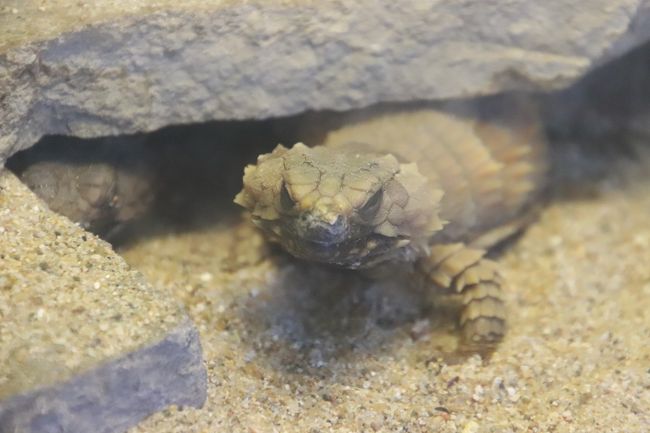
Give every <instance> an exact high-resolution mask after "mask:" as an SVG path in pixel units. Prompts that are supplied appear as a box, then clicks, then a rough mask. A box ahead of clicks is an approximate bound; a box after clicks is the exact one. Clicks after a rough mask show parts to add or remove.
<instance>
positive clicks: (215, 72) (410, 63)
mask: <svg viewBox="0 0 650 433" xmlns="http://www.w3.org/2000/svg"><path fill="white" fill-rule="evenodd" d="M23 3H25V4H26V5H33V3H34V4H35V3H36V1H35V0H30V1H26V2H23ZM66 3H68V2H67V1H64V2H61V4H62V6H56V5H55V6H50V8H51V10H48V11H47V13H48V14H50V15H53V16H56V13H57V8H64V7H70V5H67V4H66ZM108 3H109V2H107V4H108ZM136 3H138V2H136ZM162 4H163V5H162V6H160V7H158V8H155V9H153V11H151V10H149V9H141V10H138V11H137V13H135V14H127V13H124V14H123V15H120V14H119V13H117V14H115V13H112V14H110V15H107V17H106V18H105V19H104V20H101V19H96V17H95V19H94V20H93V21H92V22H90V21H88V22H85V21H84V20H80V22H79V23H78V25H73V26H70V28H67V29H65V30H61V31H60V32H59V33H58V34H52V32H50V33H42V34H41V33H38V34H37V35H35V36H34V37H33V38H30V37H29V34H28V35H27V36H25V37H22V38H16V37H14V38H13V39H11V38H10V41H11V44H6V46H5V47H4V49H2V48H0V89H1V90H2V95H3V96H2V98H0V113H2V114H1V115H0V162H2V161H3V160H5V159H6V158H7V157H8V156H9V155H11V154H13V153H15V152H16V151H18V150H20V149H24V148H26V147H28V146H30V145H32V144H33V143H34V142H35V141H36V140H38V139H39V138H40V137H41V136H43V135H45V134H65V135H75V136H81V137H91V136H99V135H110V134H124V133H130V132H136V131H150V130H153V129H156V128H159V127H161V126H163V125H167V124H172V123H185V122H198V121H205V120H209V119H243V118H255V119H259V118H266V117H272V116H282V115H289V114H293V113H297V112H300V111H304V110H307V109H324V108H329V109H337V110H345V109H351V108H358V107H362V106H366V105H369V104H372V103H375V102H378V101H406V100H413V99H440V98H452V97H467V96H476V95H485V94H491V93H495V92H499V91H505V90H514V89H527V90H549V89H555V88H559V87H562V86H565V85H567V84H569V83H571V82H572V81H574V80H575V79H577V78H578V77H580V76H581V75H582V74H584V73H585V71H587V70H589V69H590V68H591V67H592V66H593V65H596V64H600V63H602V62H604V61H605V60H607V59H611V58H613V57H616V56H618V55H620V54H621V53H622V52H623V51H625V50H627V49H630V48H631V47H633V46H635V45H637V44H639V43H641V42H643V41H644V40H646V39H647V38H648V32H649V31H648V28H649V27H648V26H647V25H646V24H647V21H648V20H649V14H648V10H649V8H650V7H649V2H648V0H615V1H612V0H589V1H585V0H552V1H547V2H532V1H529V0H516V1H511V2H508V3H507V4H504V5H501V6H499V7H498V8H497V7H495V6H494V4H492V3H490V2H484V1H482V0H463V1H457V2H431V1H424V0H411V1H407V2H400V3H399V5H398V4H396V3H395V2H392V1H381V2H376V1H371V0H363V1H357V0H354V1H353V0H336V1H330V2H320V3H313V2H304V3H303V2H290V3H287V2H277V3H275V2H265V3H264V4H262V3H259V4H258V3H257V2H225V3H221V2H218V3H217V4H215V5H212V6H205V5H203V6H202V7H201V8H200V9H198V6H197V9H196V10H192V8H191V7H188V6H185V7H184V8H180V7H175V6H173V5H172V4H167V3H166V2H162ZM32 9H34V10H36V8H32ZM32 9H29V8H27V7H26V6H25V11H23V10H22V9H17V10H16V11H13V12H16V15H17V16H18V17H19V18H22V19H23V20H30V19H33V20H36V22H37V23H38V22H39V21H38V20H39V19H41V18H40V15H38V14H36V13H34V16H30V13H33V12H30V11H32ZM4 13H5V14H10V13H12V12H8V11H5V12H4ZM22 13H24V14H26V15H25V16H23V17H21V14H22ZM101 13H102V11H101V8H100V10H99V11H96V14H98V15H99V16H100V17H101ZM43 19H44V18H43ZM2 22H10V21H8V19H7V18H6V17H5V19H3V18H2V17H0V23H2ZM33 27H35V28H37V27H38V26H37V25H35V26H33ZM10 36H11V35H10ZM39 38H43V40H39Z"/></svg>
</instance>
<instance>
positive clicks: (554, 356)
mask: <svg viewBox="0 0 650 433" xmlns="http://www.w3.org/2000/svg"><path fill="white" fill-rule="evenodd" d="M633 167H634V166H632V165H629V164H628V165H623V166H622V168H620V169H619V170H618V174H615V175H611V174H610V175H608V176H607V177H604V178H601V179H600V180H597V181H595V182H591V183H586V184H582V185H577V186H576V185H573V184H571V183H570V182H568V183H567V182H564V183H563V184H562V186H561V187H560V188H558V190H557V191H556V192H555V193H554V194H553V195H554V198H553V200H552V202H551V204H550V205H549V206H548V207H546V208H545V210H544V211H543V212H542V213H541V216H540V219H539V221H538V222H536V223H535V224H534V225H533V226H531V227H530V229H529V230H528V231H527V232H526V233H525V234H524V235H523V236H522V237H521V238H520V239H518V240H517V241H516V242H514V243H513V244H512V245H511V246H510V247H509V248H507V249H506V250H505V252H504V253H503V254H502V256H501V257H500V259H499V261H500V262H501V264H502V266H503V272H504V274H505V276H506V277H507V280H508V281H509V287H508V290H507V297H508V301H509V302H508V303H509V308H510V321H509V323H510V331H509V333H508V335H507V338H506V339H505V341H504V342H503V344H502V345H501V346H500V347H499V348H498V350H497V351H496V352H495V353H494V354H493V356H492V357H491V358H490V359H488V360H482V359H481V358H480V357H479V356H476V355H474V356H464V355H461V354H458V353H455V351H454V348H455V346H456V343H457V340H456V338H457V331H456V329H455V326H454V321H453V311H452V310H451V307H448V306H444V305H438V306H437V307H435V308H434V307H431V303H430V302H428V301H427V299H426V296H425V295H423V294H421V293H414V292H412V291H409V290H407V289H405V288H403V287H400V286H399V285H396V284H392V283H381V282H368V281H364V280H361V279H359V278H357V277H356V276H355V275H351V274H346V273H342V272H332V271H329V270H324V269H319V268H314V267H307V266H305V264H304V263H299V262H295V261H291V260H290V259H287V258H285V257H283V256H282V255H281V254H279V253H277V252H274V251H272V250H268V249H267V248H266V247H265V246H264V245H265V244H264V242H263V241H262V240H261V239H260V238H259V237H258V236H257V235H256V234H255V233H254V232H250V231H249V230H248V229H247V228H246V227H248V226H247V225H245V224H242V223H241V219H240V216H239V214H238V210H237V209H235V208H234V207H231V206H230V205H228V204H224V206H223V208H222V211H221V212H220V217H219V218H218V219H219V222H218V223H216V224H209V225H206V224H202V225H197V226H196V227H195V228H192V229H185V230H182V231H177V230H172V229H170V228H169V227H166V226H165V225H160V224H158V223H156V222H155V221H153V222H149V223H147V227H148V230H149V235H145V236H142V237H141V238H140V239H139V240H137V241H134V242H133V243H131V244H130V245H129V246H126V247H123V248H122V250H121V251H120V252H121V254H122V255H123V256H124V257H125V258H126V260H127V261H128V262H129V263H130V264H132V265H133V266H134V267H136V268H138V269H139V270H141V271H142V272H143V273H144V274H145V276H146V277H147V278H148V280H149V281H150V282H152V283H153V284H154V285H157V286H159V287H161V288H162V287H164V288H170V287H171V289H172V290H173V292H174V293H175V294H176V295H177V296H178V298H179V299H181V300H182V301H183V303H184V304H185V305H186V307H187V309H188V311H189V313H190V315H191V317H192V318H193V320H194V321H195V323H196V325H197V327H198V328H199V330H200V332H201V338H202V344H203V350H204V356H205V362H206V364H207V368H208V372H209V373H208V374H209V390H208V401H207V403H206V405H205V407H204V408H203V409H202V410H194V409H188V408H172V409H169V410H167V411H164V412H163V413H159V414H156V415H154V416H152V417H151V418H149V419H148V420H146V421H145V422H144V423H142V424H141V425H140V426H139V427H137V428H135V429H133V431H132V433H135V432H140V433H149V432H151V433H153V432H156V433H167V432H169V433H171V432H184V433H185V432H217V431H228V432H247V433H251V432H309V433H317V432H330V431H333V432H464V433H477V432H599V433H605V432H638V433H643V432H648V431H650V344H649V342H650V265H649V263H650V220H649V218H648V215H649V212H650V183H649V181H648V179H649V178H650V177H649V176H648V175H647V173H644V172H643V170H641V169H638V168H633ZM646 171H647V170H646ZM569 177H570V176H569Z"/></svg>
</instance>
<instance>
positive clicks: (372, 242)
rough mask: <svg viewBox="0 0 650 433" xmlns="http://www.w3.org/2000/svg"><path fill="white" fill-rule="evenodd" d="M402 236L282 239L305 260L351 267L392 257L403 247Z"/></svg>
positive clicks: (370, 263) (364, 265)
mask: <svg viewBox="0 0 650 433" xmlns="http://www.w3.org/2000/svg"><path fill="white" fill-rule="evenodd" d="M399 242H400V239H398V238H391V237H387V236H382V235H377V234H373V235H369V236H367V237H364V238H361V239H348V240H345V241H339V242H335V241H325V242H323V241H318V240H310V239H304V238H298V239H296V238H285V239H282V240H281V241H280V243H282V244H283V246H284V247H285V248H286V249H287V250H288V251H289V252H290V253H291V254H292V255H294V256H296V257H298V258H301V259H303V260H309V261H313V262H319V263H325V264H330V265H336V266H341V267H344V268H348V269H358V268H364V267H370V266H373V265H376V264H378V263H381V262H382V261H384V260H389V259H392V258H393V257H394V255H395V254H394V253H395V252H396V251H397V250H399V249H400V248H399V247H398V244H399Z"/></svg>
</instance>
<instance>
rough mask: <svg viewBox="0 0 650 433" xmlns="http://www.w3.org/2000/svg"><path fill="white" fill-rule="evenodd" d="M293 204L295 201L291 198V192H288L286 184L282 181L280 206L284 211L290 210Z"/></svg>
mask: <svg viewBox="0 0 650 433" xmlns="http://www.w3.org/2000/svg"><path fill="white" fill-rule="evenodd" d="M295 205H296V202H295V201H294V199H293V198H291V194H289V190H288V189H287V184H286V183H284V181H283V182H282V187H281V188H280V206H282V209H284V210H285V211H290V210H291V209H293V208H294V206H295Z"/></svg>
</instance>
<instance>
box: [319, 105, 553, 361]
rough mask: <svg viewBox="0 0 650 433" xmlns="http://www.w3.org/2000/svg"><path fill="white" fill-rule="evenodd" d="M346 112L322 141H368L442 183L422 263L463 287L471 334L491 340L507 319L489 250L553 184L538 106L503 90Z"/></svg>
mask: <svg viewBox="0 0 650 433" xmlns="http://www.w3.org/2000/svg"><path fill="white" fill-rule="evenodd" d="M445 110H446V111H445ZM348 120H349V124H348V125H347V126H345V127H343V128H341V129H338V130H336V131H333V132H331V133H330V134H329V135H328V136H327V138H326V139H325V141H324V143H323V145H324V146H329V147H347V148H349V147H350V146H353V145H351V144H350V143H363V145H361V146H359V147H360V148H362V149H363V150H372V151H375V152H378V153H387V154H393V155H394V156H395V157H396V158H397V159H398V160H400V161H401V162H416V163H417V166H418V169H419V171H420V172H421V173H422V174H423V175H424V176H426V177H428V178H429V179H430V180H431V181H433V182H434V184H435V185H437V187H439V188H440V189H441V190H442V191H443V192H444V195H443V198H442V200H441V204H440V216H441V218H442V219H443V220H444V221H445V225H444V227H443V228H442V230H440V231H438V232H436V233H435V234H434V235H433V236H432V237H431V239H430V253H429V255H428V256H425V257H421V258H420V259H419V261H418V262H417V267H416V268H417V269H419V271H421V272H422V273H423V274H424V275H426V276H427V280H428V281H429V282H430V284H431V285H432V286H433V287H436V288H437V289H438V290H443V291H447V292H452V293H454V292H455V293H458V294H459V295H460V297H461V299H462V303H463V305H464V307H463V310H462V312H461V316H460V318H459V323H460V326H461V329H462V334H463V338H464V342H465V344H466V345H467V346H470V347H472V348H479V349H481V350H482V349H486V348H487V349H489V348H492V347H493V346H494V345H495V344H496V343H497V342H499V341H500V340H501V339H502V337H503V335H504V333H505V328H506V315H505V305H504V302H503V296H502V286H503V284H504V283H503V280H502V278H501V277H500V275H499V271H498V266H497V264H496V263H495V262H493V261H491V260H488V259H485V258H484V256H485V253H486V249H488V248H490V247H491V246H493V245H494V244H496V243H498V242H499V241H501V240H503V239H504V238H506V237H508V236H509V235H511V234H513V233H515V232H516V231H518V230H520V229H521V228H522V227H523V225H524V223H525V222H526V221H527V220H528V219H529V218H527V215H529V213H530V208H531V203H534V202H535V198H536V197H537V196H538V195H539V193H540V192H541V190H542V189H543V187H544V185H545V181H544V180H545V176H546V171H547V159H546V158H547V155H546V143H545V141H544V139H543V137H542V133H541V130H540V127H539V123H538V121H537V118H536V111H535V107H534V106H533V105H532V103H529V102H528V101H526V100H525V99H523V98H518V97H517V98H497V100H489V101H485V102H481V103H473V104H471V103H450V104H447V105H446V106H442V109H440V108H439V107H436V108H429V107H424V108H417V109H408V110H403V111H387V110H381V111H377V112H374V113H373V112H365V113H362V114H358V115H355V116H354V117H353V118H350V119H348ZM354 146H358V145H354Z"/></svg>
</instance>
